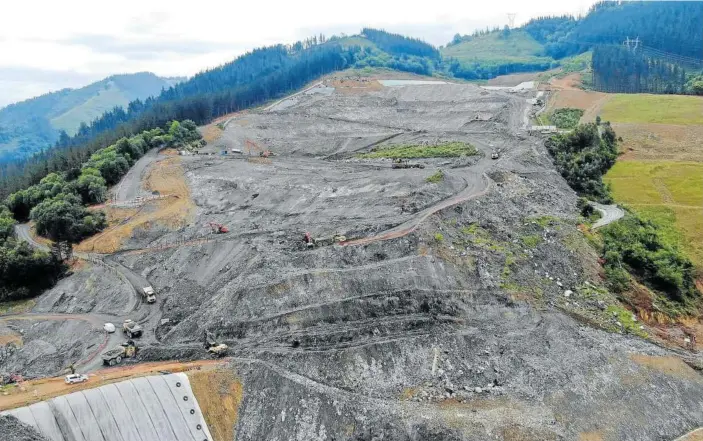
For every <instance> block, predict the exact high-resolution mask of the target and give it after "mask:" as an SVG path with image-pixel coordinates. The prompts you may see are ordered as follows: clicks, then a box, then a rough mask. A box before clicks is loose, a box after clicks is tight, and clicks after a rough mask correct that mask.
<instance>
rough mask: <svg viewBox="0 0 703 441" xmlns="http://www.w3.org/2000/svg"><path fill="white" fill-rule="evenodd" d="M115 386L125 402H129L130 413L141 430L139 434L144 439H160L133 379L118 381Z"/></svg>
mask: <svg viewBox="0 0 703 441" xmlns="http://www.w3.org/2000/svg"><path fill="white" fill-rule="evenodd" d="M114 386H115V387H116V388H117V391H118V392H119V393H120V395H121V396H122V400H123V402H124V403H125V404H127V403H129V405H128V406H127V408H128V410H129V414H130V415H131V416H132V420H133V421H134V426H135V427H136V428H137V430H138V431H139V436H141V438H142V440H143V441H149V440H152V439H159V435H158V434H157V432H156V427H155V426H154V422H153V419H152V416H151V415H149V412H148V411H147V410H146V407H145V406H144V403H143V402H142V399H141V398H140V397H139V393H138V392H137V389H136V388H135V386H134V384H132V382H131V381H123V382H121V383H116V384H115V385H114Z"/></svg>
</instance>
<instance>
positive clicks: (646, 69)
mask: <svg viewBox="0 0 703 441" xmlns="http://www.w3.org/2000/svg"><path fill="white" fill-rule="evenodd" d="M592 64H593V88H594V89H596V90H599V91H602V92H624V93H685V92H687V90H686V83H687V76H686V70H685V69H684V68H683V67H681V66H679V64H678V63H675V62H671V61H667V59H666V58H663V57H658V56H656V57H655V56H648V55H647V53H646V52H644V51H638V50H634V49H628V48H627V47H624V46H614V45H612V46H611V45H601V46H596V48H595V49H594V50H593V61H592Z"/></svg>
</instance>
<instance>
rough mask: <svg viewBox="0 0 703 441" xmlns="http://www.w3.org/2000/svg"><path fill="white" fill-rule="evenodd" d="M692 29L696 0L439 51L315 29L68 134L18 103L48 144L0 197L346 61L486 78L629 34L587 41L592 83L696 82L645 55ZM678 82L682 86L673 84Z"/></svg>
mask: <svg viewBox="0 0 703 441" xmlns="http://www.w3.org/2000/svg"><path fill="white" fill-rule="evenodd" d="M702 34H703V2H622V3H620V2H608V3H599V4H596V5H595V6H594V7H593V8H592V9H591V11H590V12H589V14H588V15H587V16H586V17H584V18H581V19H576V18H573V17H570V16H563V17H543V18H538V19H535V20H532V21H530V22H529V23H527V24H526V25H525V26H523V27H522V28H519V29H508V28H507V27H506V28H503V29H494V30H487V31H481V32H476V33H474V34H472V35H468V36H461V35H457V36H456V37H455V38H454V40H453V41H452V42H451V43H450V44H448V45H447V47H445V48H441V49H440V50H438V49H437V48H434V47H433V46H431V45H429V44H427V43H425V42H423V41H422V40H419V39H413V38H407V37H404V36H402V35H398V34H392V33H389V32H385V31H382V30H377V29H369V28H365V29H363V30H362V33H361V34H359V35H357V36H353V37H331V38H329V39H326V38H325V37H324V36H319V37H317V36H316V37H313V38H310V39H307V40H305V41H300V42H297V43H295V44H293V45H288V46H284V45H276V46H271V47H265V48H260V49H256V50H253V51H252V52H250V53H247V54H245V55H243V56H241V57H238V58H237V59H236V60H233V61H232V62H230V63H227V64H225V65H222V66H220V67H217V68H215V69H210V70H207V71H205V72H202V73H200V74H198V75H196V76H194V77H193V78H191V79H190V80H188V81H186V82H183V83H181V84H178V85H176V86H174V87H171V88H168V89H167V90H164V91H163V92H162V93H161V94H160V95H159V96H158V97H155V98H150V99H146V100H141V99H136V100H133V101H131V102H129V103H128V104H126V103H125V105H124V107H115V108H111V109H109V110H108V111H106V112H105V113H103V114H102V115H101V116H100V117H98V118H97V119H94V120H93V121H92V122H90V123H89V124H83V125H81V126H79V127H78V129H77V131H76V133H75V135H74V136H68V135H66V134H64V135H63V136H60V137H59V136H58V135H56V132H54V135H55V136H54V137H52V136H51V133H52V132H51V130H55V129H54V127H53V125H52V124H57V121H58V122H59V123H60V122H61V121H63V120H65V119H66V117H65V114H66V111H63V112H61V113H60V114H51V116H50V117H41V118H37V117H36V115H35V116H32V115H30V114H29V113H28V112H25V114H24V118H23V121H24V124H25V126H29V127H32V128H40V130H37V131H36V132H35V135H34V136H35V137H36V140H35V141H36V142H35V145H37V144H41V146H40V147H44V148H46V147H48V146H49V145H51V144H52V143H55V144H54V146H53V147H51V148H49V149H47V150H46V151H43V152H42V153H41V154H39V155H36V156H35V157H32V158H31V159H23V160H19V161H14V163H12V164H9V165H4V166H3V165H2V164H1V163H0V179H2V181H1V182H0V196H5V195H7V194H8V193H9V192H12V191H14V190H17V189H20V188H24V187H26V186H28V185H32V184H35V183H37V182H39V180H40V179H41V178H42V177H44V176H46V175H47V174H48V173H50V172H52V171H66V170H70V169H71V167H74V166H75V164H78V163H82V162H83V161H84V160H85V159H86V158H87V157H88V156H89V155H90V154H91V153H92V152H94V151H96V150H97V149H99V148H101V147H104V146H105V145H110V144H112V143H114V142H115V141H116V140H118V139H119V138H121V137H123V136H130V135H133V134H134V133H138V132H140V131H143V130H149V129H153V128H156V127H163V126H164V125H165V124H166V123H167V122H168V121H171V120H184V119H190V120H193V121H195V122H196V123H198V124H202V123H206V122H208V121H210V120H211V119H212V118H214V117H217V116H220V115H224V114H226V113H229V112H232V111H236V110H240V109H243V108H246V107H249V106H252V105H257V104H260V103H264V102H266V101H268V100H271V99H274V98H278V97H280V96H282V95H285V94H286V93H288V92H290V91H293V90H295V89H297V88H300V87H301V86H303V85H304V84H306V83H308V82H309V81H312V80H314V79H315V78H317V77H319V76H320V75H323V74H325V73H328V72H332V71H335V70H339V69H345V68H349V67H356V68H363V67H367V66H371V67H387V68H391V69H397V70H403V71H409V72H414V73H418V74H423V75H442V76H447V77H457V78H464V79H488V78H492V77H495V76H497V75H503V74H508V73H513V72H523V71H538V70H545V69H549V68H552V67H557V66H559V65H560V64H561V63H562V60H563V59H564V57H566V56H569V55H573V54H580V53H583V52H584V51H586V50H591V49H593V48H594V47H596V46H600V45H603V44H607V45H611V47H612V46H613V45H621V44H622V41H623V40H624V39H625V38H627V37H630V38H633V37H639V40H637V41H638V43H637V44H638V45H639V49H640V50H642V49H643V48H644V49H645V50H646V51H647V52H643V54H642V57H640V58H639V59H637V60H624V61H623V60H620V61H618V58H617V57H621V56H623V55H624V54H625V52H623V51H616V50H609V49H601V48H599V49H597V50H596V54H595V55H594V56H595V57H596V58H597V59H596V63H595V67H596V72H595V73H594V75H595V77H596V79H597V82H596V83H597V85H599V86H600V87H604V88H612V87H613V85H614V84H626V83H627V84H629V85H628V86H627V87H628V88H629V90H632V91H638V90H640V91H658V92H665V93H666V92H674V93H677V92H682V91H684V92H688V91H689V90H703V86H702V84H703V79H699V80H696V79H695V78H694V74H696V73H700V72H695V70H691V69H689V68H685V69H682V68H681V66H678V67H677V66H676V65H677V63H676V62H667V61H666V60H664V61H662V60H660V59H659V58H658V57H657V56H655V55H657V54H661V53H669V54H674V56H675V57H689V58H686V59H687V60H690V57H692V56H694V57H695V56H697V57H700V56H701V54H702V53H703V48H702V46H703V35H702ZM643 43H644V45H645V46H642V44H643ZM609 76H610V77H609ZM689 77H690V78H689ZM633 78H634V79H633ZM629 81H634V83H632V84H630V83H628V82H629ZM683 83H686V84H689V85H690V86H688V85H686V86H683V87H682V84H683ZM41 98H42V99H41V100H40V102H42V103H44V102H45V103H47V104H45V106H48V107H52V103H54V101H60V100H59V99H58V97H54V96H48V97H41ZM17 108H20V109H21V108H22V107H21V106H20V105H17V106H16V107H14V108H13V112H14V113H15V114H16V115H19V114H21V113H20V112H18V111H17ZM8 109H9V108H8ZM6 110H7V109H6ZM3 112H4V111H3ZM45 113H46V112H45ZM62 115H63V116H64V117H63V118H61V116H62ZM32 118H33V119H32ZM20 119H22V118H20ZM2 126H3V123H2V119H1V118H0V127H2ZM0 143H5V144H13V143H16V138H15V134H14V132H10V131H8V130H7V128H0Z"/></svg>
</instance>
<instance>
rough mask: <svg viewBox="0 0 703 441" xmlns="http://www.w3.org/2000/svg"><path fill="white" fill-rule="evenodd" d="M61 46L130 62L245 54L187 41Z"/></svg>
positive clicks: (98, 39) (104, 38)
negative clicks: (174, 56)
mask: <svg viewBox="0 0 703 441" xmlns="http://www.w3.org/2000/svg"><path fill="white" fill-rule="evenodd" d="M58 42H59V44H66V45H78V46H83V47H86V48H88V49H90V50H91V51H94V52H97V53H102V54H106V53H107V54H114V55H120V56H122V57H125V58H127V59H133V60H144V59H149V58H160V57H163V56H164V55H165V54H176V55H185V56H190V55H200V54H204V53H209V52H218V51H224V50H228V51H231V50H235V51H243V50H245V48H244V47H234V45H233V44H231V43H223V42H214V41H204V40H184V39H161V40H159V39H153V38H148V39H147V38H140V39H125V38H123V37H115V36H112V35H91V34H82V35H76V36H72V37H69V38H65V39H62V40H59V41H58Z"/></svg>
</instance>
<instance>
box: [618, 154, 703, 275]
mask: <svg viewBox="0 0 703 441" xmlns="http://www.w3.org/2000/svg"><path fill="white" fill-rule="evenodd" d="M604 181H605V182H606V183H607V184H610V186H611V190H612V194H613V197H614V198H615V200H616V201H617V202H619V203H623V204H625V205H627V206H629V207H630V208H632V209H634V210H635V211H636V212H637V213H639V214H640V215H641V216H643V217H644V218H646V219H650V220H653V221H656V222H657V223H659V224H660V225H661V226H662V227H663V231H664V232H665V236H666V237H667V238H668V239H670V240H671V241H672V242H673V243H676V244H677V245H678V246H680V247H682V248H683V249H684V250H685V251H686V253H687V254H688V255H689V257H690V258H691V260H693V262H694V263H695V264H696V266H697V267H698V268H699V270H700V269H703V239H701V238H703V164H702V163H700V162H678V161H618V162H617V163H616V164H615V166H613V168H612V169H610V171H609V172H608V174H607V175H606V176H605V178H604ZM672 227H675V228H672Z"/></svg>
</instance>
